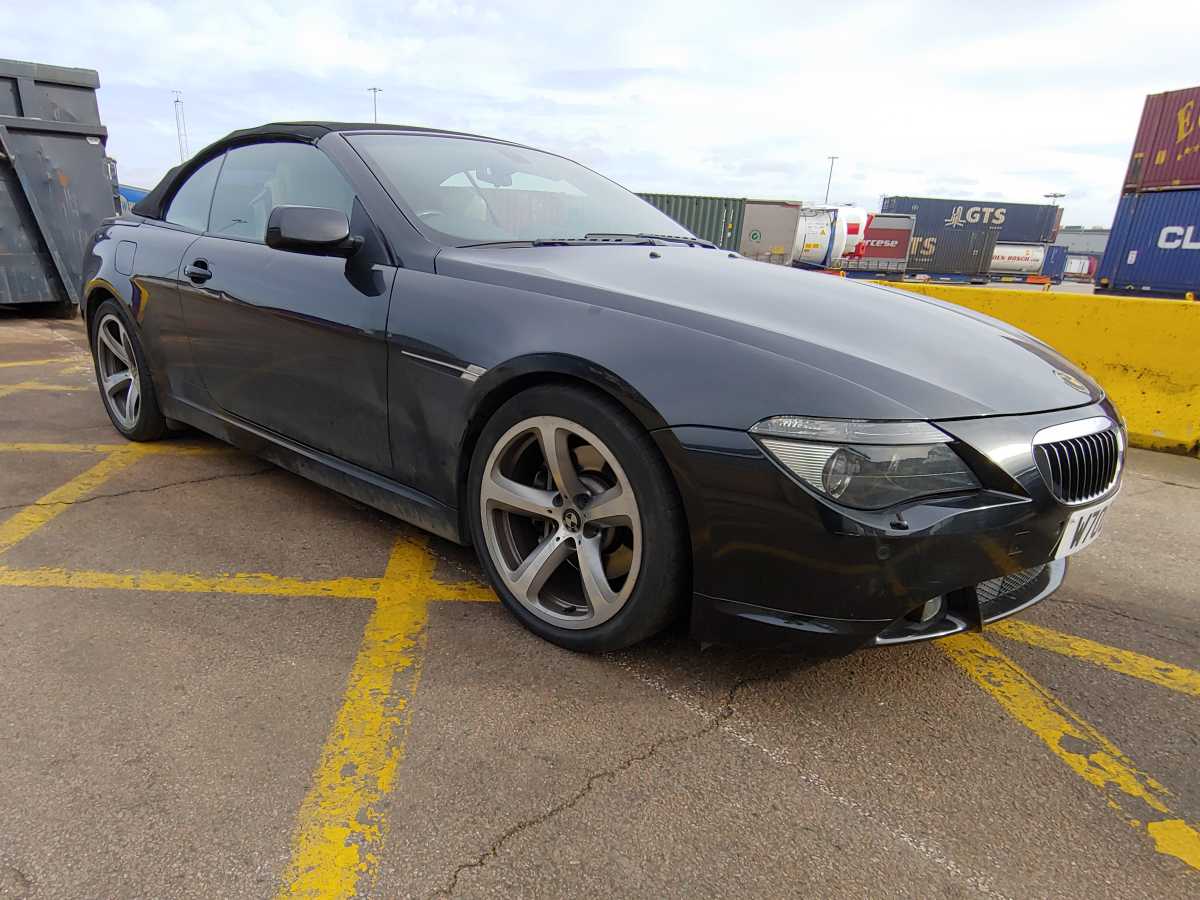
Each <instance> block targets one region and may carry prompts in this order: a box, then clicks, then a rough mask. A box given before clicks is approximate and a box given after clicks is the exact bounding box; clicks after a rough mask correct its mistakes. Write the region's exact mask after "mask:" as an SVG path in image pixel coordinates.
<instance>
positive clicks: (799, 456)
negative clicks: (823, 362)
mask: <svg viewBox="0 0 1200 900" xmlns="http://www.w3.org/2000/svg"><path fill="white" fill-rule="evenodd" d="M750 431H751V432H752V433H753V434H754V435H755V436H756V437H757V438H758V442H759V443H760V444H762V446H763V447H764V448H765V449H766V450H767V452H768V453H770V454H771V456H773V457H774V458H775V459H776V460H777V461H778V462H779V463H780V464H781V465H783V466H784V467H785V468H786V469H788V471H790V472H792V473H793V474H794V475H796V477H797V478H799V479H800V480H801V481H803V482H804V483H805V484H807V485H808V486H809V487H811V488H813V489H814V490H816V491H819V492H820V493H821V494H824V495H825V496H826V497H829V498H830V499H831V500H834V501H836V502H838V503H840V504H842V505H844V506H850V507H854V508H855V509H883V508H884V507H887V506H892V505H893V504H896V503H900V502H903V501H905V500H913V499H916V498H917V497H926V496H929V495H930V494H946V493H952V492H956V491H969V490H975V489H977V488H978V487H979V481H978V479H976V477H975V475H974V474H973V473H972V472H971V470H970V469H968V468H967V465H966V463H964V462H963V461H962V460H961V459H959V457H958V455H957V454H956V453H955V452H954V451H953V450H951V449H950V448H949V447H948V446H946V445H947V444H948V443H950V441H951V440H953V439H952V438H951V437H950V436H949V435H948V434H946V433H945V432H943V431H941V430H939V429H938V428H935V427H934V426H933V425H930V424H929V423H928V422H870V421H865V420H853V419H811V418H807V417H804V416H776V417H775V418H771V419H764V420H763V421H761V422H759V423H758V424H757V425H755V426H754V427H753V428H751V429H750Z"/></svg>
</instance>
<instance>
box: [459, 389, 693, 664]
mask: <svg viewBox="0 0 1200 900" xmlns="http://www.w3.org/2000/svg"><path fill="white" fill-rule="evenodd" d="M471 477H472V480H473V485H472V487H473V492H472V503H473V505H474V510H475V513H476V515H475V516H474V517H473V525H474V528H473V537H474V540H475V545H476V548H477V549H478V550H479V553H480V558H481V560H482V561H483V563H484V566H485V568H486V569H488V570H489V574H490V575H491V576H492V581H493V583H494V584H495V585H496V587H497V591H498V592H499V593H500V595H501V599H502V600H504V601H505V603H506V605H508V606H509V608H510V609H512V610H513V612H514V613H515V614H516V615H517V616H518V618H520V619H521V620H522V621H523V622H525V624H526V625H528V626H529V627H530V628H531V629H533V630H534V631H536V632H538V633H539V634H541V635H542V636H543V637H546V638H548V639H550V640H553V641H555V642H557V643H560V644H562V645H564V646H568V647H571V648H573V649H585V650H592V649H611V648H613V647H619V646H626V645H628V644H630V643H633V642H634V641H636V640H640V639H641V638H643V637H646V636H648V635H650V634H653V633H654V632H655V631H657V630H659V629H661V628H662V627H663V625H665V624H666V622H667V621H669V619H670V617H671V616H672V615H674V614H675V613H676V612H678V610H679V607H680V605H681V601H680V597H681V595H682V591H683V589H684V588H685V587H686V572H685V571H684V570H683V566H684V562H685V560H686V551H684V550H683V549H682V541H683V538H684V532H683V528H682V513H681V511H680V509H679V501H678V498H677V496H676V494H675V491H674V489H673V485H672V483H671V481H670V477H669V475H668V474H667V472H666V470H665V465H664V464H663V462H662V459H661V456H660V455H659V453H658V451H657V449H656V448H655V447H654V445H653V442H652V440H651V439H650V438H649V436H648V435H647V434H646V432H645V430H644V429H642V428H641V427H640V426H639V425H638V424H637V423H636V421H634V420H632V418H631V417H630V416H629V415H628V413H626V412H625V411H624V410H622V409H621V408H620V407H619V406H617V405H616V404H615V403H613V402H612V401H611V400H609V399H607V398H604V397H603V396H601V395H598V394H596V393H594V392H591V391H587V390H584V389H576V388H569V387H564V386H557V385H555V386H544V387H540V388H534V389H532V390H530V391H527V392H526V393H524V394H521V395H518V396H517V397H515V398H513V399H512V400H510V401H509V402H508V403H507V404H505V405H504V406H503V407H502V408H501V409H500V410H499V411H497V413H496V415H495V416H494V417H493V419H492V420H491V421H490V422H489V423H488V426H487V427H486V428H485V430H484V433H483V434H482V435H481V438H480V445H479V447H478V448H477V449H476V453H475V461H474V463H473V464H472V474H471Z"/></svg>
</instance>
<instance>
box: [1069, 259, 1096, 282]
mask: <svg viewBox="0 0 1200 900" xmlns="http://www.w3.org/2000/svg"><path fill="white" fill-rule="evenodd" d="M1099 264H1100V257H1098V256H1094V255H1092V254H1090V253H1087V254H1083V253H1071V254H1068V255H1067V266H1066V269H1065V270H1064V272H1063V277H1064V278H1067V279H1070V280H1071V281H1092V280H1093V279H1094V277H1095V275H1096V269H1097V267H1098V266H1099Z"/></svg>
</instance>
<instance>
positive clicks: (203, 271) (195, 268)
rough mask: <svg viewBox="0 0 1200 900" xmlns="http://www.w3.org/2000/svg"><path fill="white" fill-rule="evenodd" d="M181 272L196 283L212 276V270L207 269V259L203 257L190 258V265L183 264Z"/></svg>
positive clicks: (200, 282) (201, 282)
mask: <svg viewBox="0 0 1200 900" xmlns="http://www.w3.org/2000/svg"><path fill="white" fill-rule="evenodd" d="M183 274H184V275H186V276H187V277H188V278H190V279H191V280H192V281H194V282H195V283H196V284H203V283H204V282H206V281H208V279H210V278H212V270H211V269H209V267H208V262H207V260H203V259H194V260H192V264H191V265H190V266H184V268H183Z"/></svg>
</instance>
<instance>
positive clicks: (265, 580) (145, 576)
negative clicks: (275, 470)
mask: <svg viewBox="0 0 1200 900" xmlns="http://www.w3.org/2000/svg"><path fill="white" fill-rule="evenodd" d="M381 584H382V581H381V579H379V578H327V579H304V578H286V577H281V576H278V575H269V574H265V573H258V572H239V573H234V574H228V575H194V574H188V573H182V572H156V571H142V572H94V571H74V570H70V569H59V568H53V567H46V568H37V569H13V568H8V567H6V566H0V585H3V586H5V587H31V588H76V589H81V590H101V591H108V590H116V591H154V592H159V593H178V594H241V595H243V596H252V597H335V598H339V599H346V600H374V599H375V598H376V597H378V596H379V593H380V585H381Z"/></svg>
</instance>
